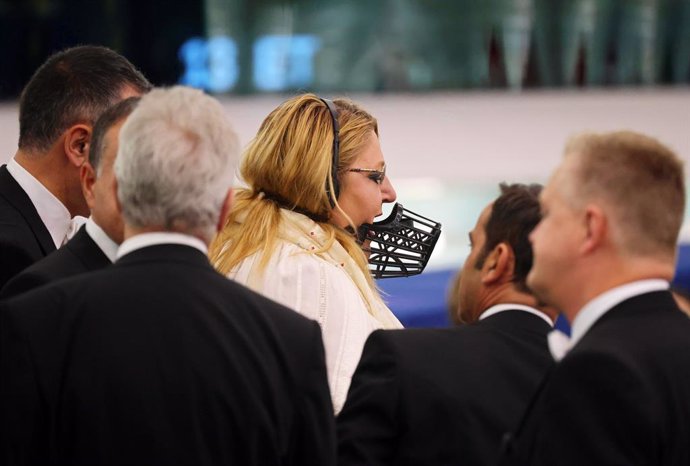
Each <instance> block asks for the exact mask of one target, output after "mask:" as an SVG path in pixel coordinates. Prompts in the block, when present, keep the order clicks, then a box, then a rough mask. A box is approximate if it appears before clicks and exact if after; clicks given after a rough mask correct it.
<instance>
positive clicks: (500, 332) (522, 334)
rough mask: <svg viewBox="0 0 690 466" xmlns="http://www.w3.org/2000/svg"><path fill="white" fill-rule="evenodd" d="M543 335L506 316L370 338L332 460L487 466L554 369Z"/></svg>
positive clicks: (531, 320)
mask: <svg viewBox="0 0 690 466" xmlns="http://www.w3.org/2000/svg"><path fill="white" fill-rule="evenodd" d="M550 330H551V327H550V326H549V325H548V324H547V323H546V322H545V321H544V320H543V319H541V318H539V317H537V316H535V315H532V314H529V313H527V312H524V311H518V310H513V311H504V312H500V313H498V314H495V315H493V316H490V317H487V318H486V319H483V320H480V321H479V322H477V323H475V324H472V325H468V326H464V327H460V328H453V329H424V330H421V329H418V330H387V331H385V330H384V331H380V330H379V331H376V332H374V333H373V334H372V335H371V336H370V337H369V339H368V341H367V343H366V345H365V347H364V352H363V354H362V359H361V361H360V363H359V366H358V368H357V371H356V372H355V375H354V377H353V380H352V385H351V386H350V392H349V393H348V398H347V401H346V402H345V406H344V408H343V410H342V411H341V413H340V415H339V416H338V419H337V433H338V461H339V464H340V465H364V464H366V465H384V464H386V465H395V466H403V465H447V464H448V465H449V464H453V465H466V464H469V465H474V464H476V465H480V464H481V465H485V464H492V463H493V462H495V461H496V459H497V458H498V452H499V447H500V444H501V436H502V434H503V433H504V432H505V430H506V429H510V428H511V426H515V425H517V423H518V421H519V420H520V417H521V416H522V414H523V412H524V409H525V408H526V406H527V403H528V402H529V400H530V399H531V396H532V395H533V393H534V391H535V390H536V388H537V386H538V384H539V381H540V380H541V379H542V377H543V375H544V373H545V372H546V370H547V368H548V367H549V365H550V364H552V361H553V360H552V358H551V355H550V353H549V350H548V347H547V341H546V335H547V333H548V332H549V331H550Z"/></svg>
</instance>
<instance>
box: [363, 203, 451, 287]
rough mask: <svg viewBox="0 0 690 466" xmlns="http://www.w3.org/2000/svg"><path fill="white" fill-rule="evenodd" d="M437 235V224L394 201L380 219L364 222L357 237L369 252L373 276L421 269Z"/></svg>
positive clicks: (438, 231)
mask: <svg viewBox="0 0 690 466" xmlns="http://www.w3.org/2000/svg"><path fill="white" fill-rule="evenodd" d="M440 235H441V224H440V223H438V222H434V221H433V220H430V219H428V218H425V217H422V216H421V215H419V214H416V213H414V212H412V211H409V210H407V209H405V208H404V207H403V206H402V204H395V205H394V206H393V211H392V212H391V214H390V215H389V216H388V217H387V218H386V219H385V220H381V221H380V222H374V223H373V224H370V223H365V224H364V225H362V226H360V227H359V228H358V229H357V237H358V239H359V241H360V243H361V244H362V248H363V249H364V250H365V252H368V253H369V271H370V272H371V274H372V275H373V276H374V278H394V277H409V276H412V275H417V274H419V273H422V270H424V267H426V264H427V262H429V257H430V256H431V253H432V252H433V250H434V247H435V246H436V241H438V237H439V236H440Z"/></svg>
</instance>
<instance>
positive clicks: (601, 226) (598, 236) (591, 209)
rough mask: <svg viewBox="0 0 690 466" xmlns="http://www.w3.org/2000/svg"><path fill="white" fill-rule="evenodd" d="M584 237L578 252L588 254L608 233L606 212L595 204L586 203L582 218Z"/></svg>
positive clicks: (600, 243) (603, 240)
mask: <svg viewBox="0 0 690 466" xmlns="http://www.w3.org/2000/svg"><path fill="white" fill-rule="evenodd" d="M583 222H584V224H585V225H584V226H585V238H584V241H583V242H582V245H581V246H580V252H582V253H583V254H589V253H591V252H593V251H594V250H596V249H597V248H599V247H600V246H601V245H602V244H603V243H604V242H605V241H606V239H607V237H608V235H609V226H608V220H607V218H606V214H605V213H604V211H603V210H602V209H601V208H600V207H599V206H596V205H588V206H587V207H586V208H585V213H584V218H583Z"/></svg>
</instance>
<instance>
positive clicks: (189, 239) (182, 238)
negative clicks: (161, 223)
mask: <svg viewBox="0 0 690 466" xmlns="http://www.w3.org/2000/svg"><path fill="white" fill-rule="evenodd" d="M158 244H181V245H184V246H191V247H193V248H195V249H198V250H199V251H201V252H202V253H203V254H204V255H205V256H206V255H208V247H207V246H206V244H205V243H204V242H203V241H201V240H200V239H199V238H197V237H195V236H190V235H185V234H182V233H173V232H169V231H165V232H163V231H157V232H154V233H141V234H139V235H136V236H132V237H131V238H128V239H126V240H125V242H124V243H122V244H121V245H120V249H118V250H117V258H118V259H120V258H121V257H122V256H124V255H125V254H129V253H130V252H132V251H136V250H137V249H141V248H146V247H149V246H155V245H158Z"/></svg>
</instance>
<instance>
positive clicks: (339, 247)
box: [210, 94, 402, 413]
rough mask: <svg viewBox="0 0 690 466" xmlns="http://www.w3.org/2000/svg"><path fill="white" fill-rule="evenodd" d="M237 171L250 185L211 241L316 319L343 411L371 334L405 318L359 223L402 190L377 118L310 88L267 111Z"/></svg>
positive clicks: (226, 259) (219, 256)
mask: <svg viewBox="0 0 690 466" xmlns="http://www.w3.org/2000/svg"><path fill="white" fill-rule="evenodd" d="M240 173H241V176H242V178H243V180H244V181H245V182H246V184H247V186H248V187H247V188H246V189H240V190H239V191H237V192H236V193H235V198H234V199H235V202H234V204H233V208H232V211H231V212H230V216H229V218H228V221H227V223H226V225H225V227H224V229H223V230H222V231H221V232H220V233H219V235H218V236H217V238H216V240H215V241H214V243H213V244H212V246H211V250H210V256H211V260H212V262H213V263H214V264H215V266H216V268H217V269H218V270H219V271H220V272H221V273H224V274H227V276H228V277H230V278H232V279H234V280H236V281H238V282H240V283H242V284H244V285H247V286H248V287H249V288H251V289H253V290H255V291H257V292H259V293H262V294H264V295H265V296H268V297H269V298H271V299H274V300H275V301H278V302H279V303H281V304H284V305H286V306H288V307H290V308H292V309H294V310H296V311H297V312H299V313H301V314H303V315H305V316H307V317H309V318H312V319H314V320H316V321H317V322H319V324H320V325H321V328H322V332H323V339H324V346H325V351H326V362H327V366H328V374H329V384H330V388H331V396H332V399H333V405H334V409H335V411H336V413H337V412H339V411H340V409H341V408H342V405H343V403H344V401H345V397H346V395H347V390H348V388H349V386H350V379H351V377H352V374H353V372H354V370H355V367H356V365H357V363H358V361H359V358H360V355H361V352H362V348H363V346H364V342H365V340H366V338H367V336H368V335H369V334H370V333H371V332H372V331H373V330H375V329H378V328H387V329H391V328H401V327H402V326H401V324H400V322H399V321H398V319H396V317H395V316H394V315H393V313H392V312H391V311H390V310H389V309H388V307H386V305H385V304H384V302H383V301H382V299H381V296H380V295H379V293H378V291H377V288H376V285H375V283H374V280H373V278H372V277H371V275H370V273H369V271H368V265H367V257H366V256H365V254H364V252H363V251H362V247H361V246H360V244H359V243H358V241H357V236H356V234H355V232H356V231H357V230H358V228H359V227H360V226H361V225H362V224H371V223H373V221H374V218H375V217H377V216H379V215H380V214H381V206H382V204H383V203H384V202H393V201H395V198H396V194H395V190H394V189H393V186H392V185H391V182H390V180H389V179H388V177H387V176H386V164H385V161H384V158H383V154H382V153H381V146H380V145H379V139H378V125H377V122H376V119H375V118H374V117H372V116H371V115H370V114H369V113H367V112H366V111H364V110H363V109H362V108H360V107H359V106H357V105H356V104H354V103H352V102H350V101H347V100H335V101H333V102H331V101H328V100H325V99H320V98H319V97H317V96H315V95H313V94H304V95H299V96H297V97H293V98H292V99H290V100H288V101H286V102H284V103H283V104H281V105H280V106H279V107H278V108H276V109H275V110H274V111H273V112H271V114H270V115H268V117H267V118H266V119H265V120H264V122H263V123H262V125H261V127H260V128H259V132H258V133H257V135H256V137H255V138H254V140H253V141H252V142H251V144H250V145H249V147H248V148H247V150H246V152H245V154H244V157H243V160H242V162H241V167H240Z"/></svg>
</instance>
